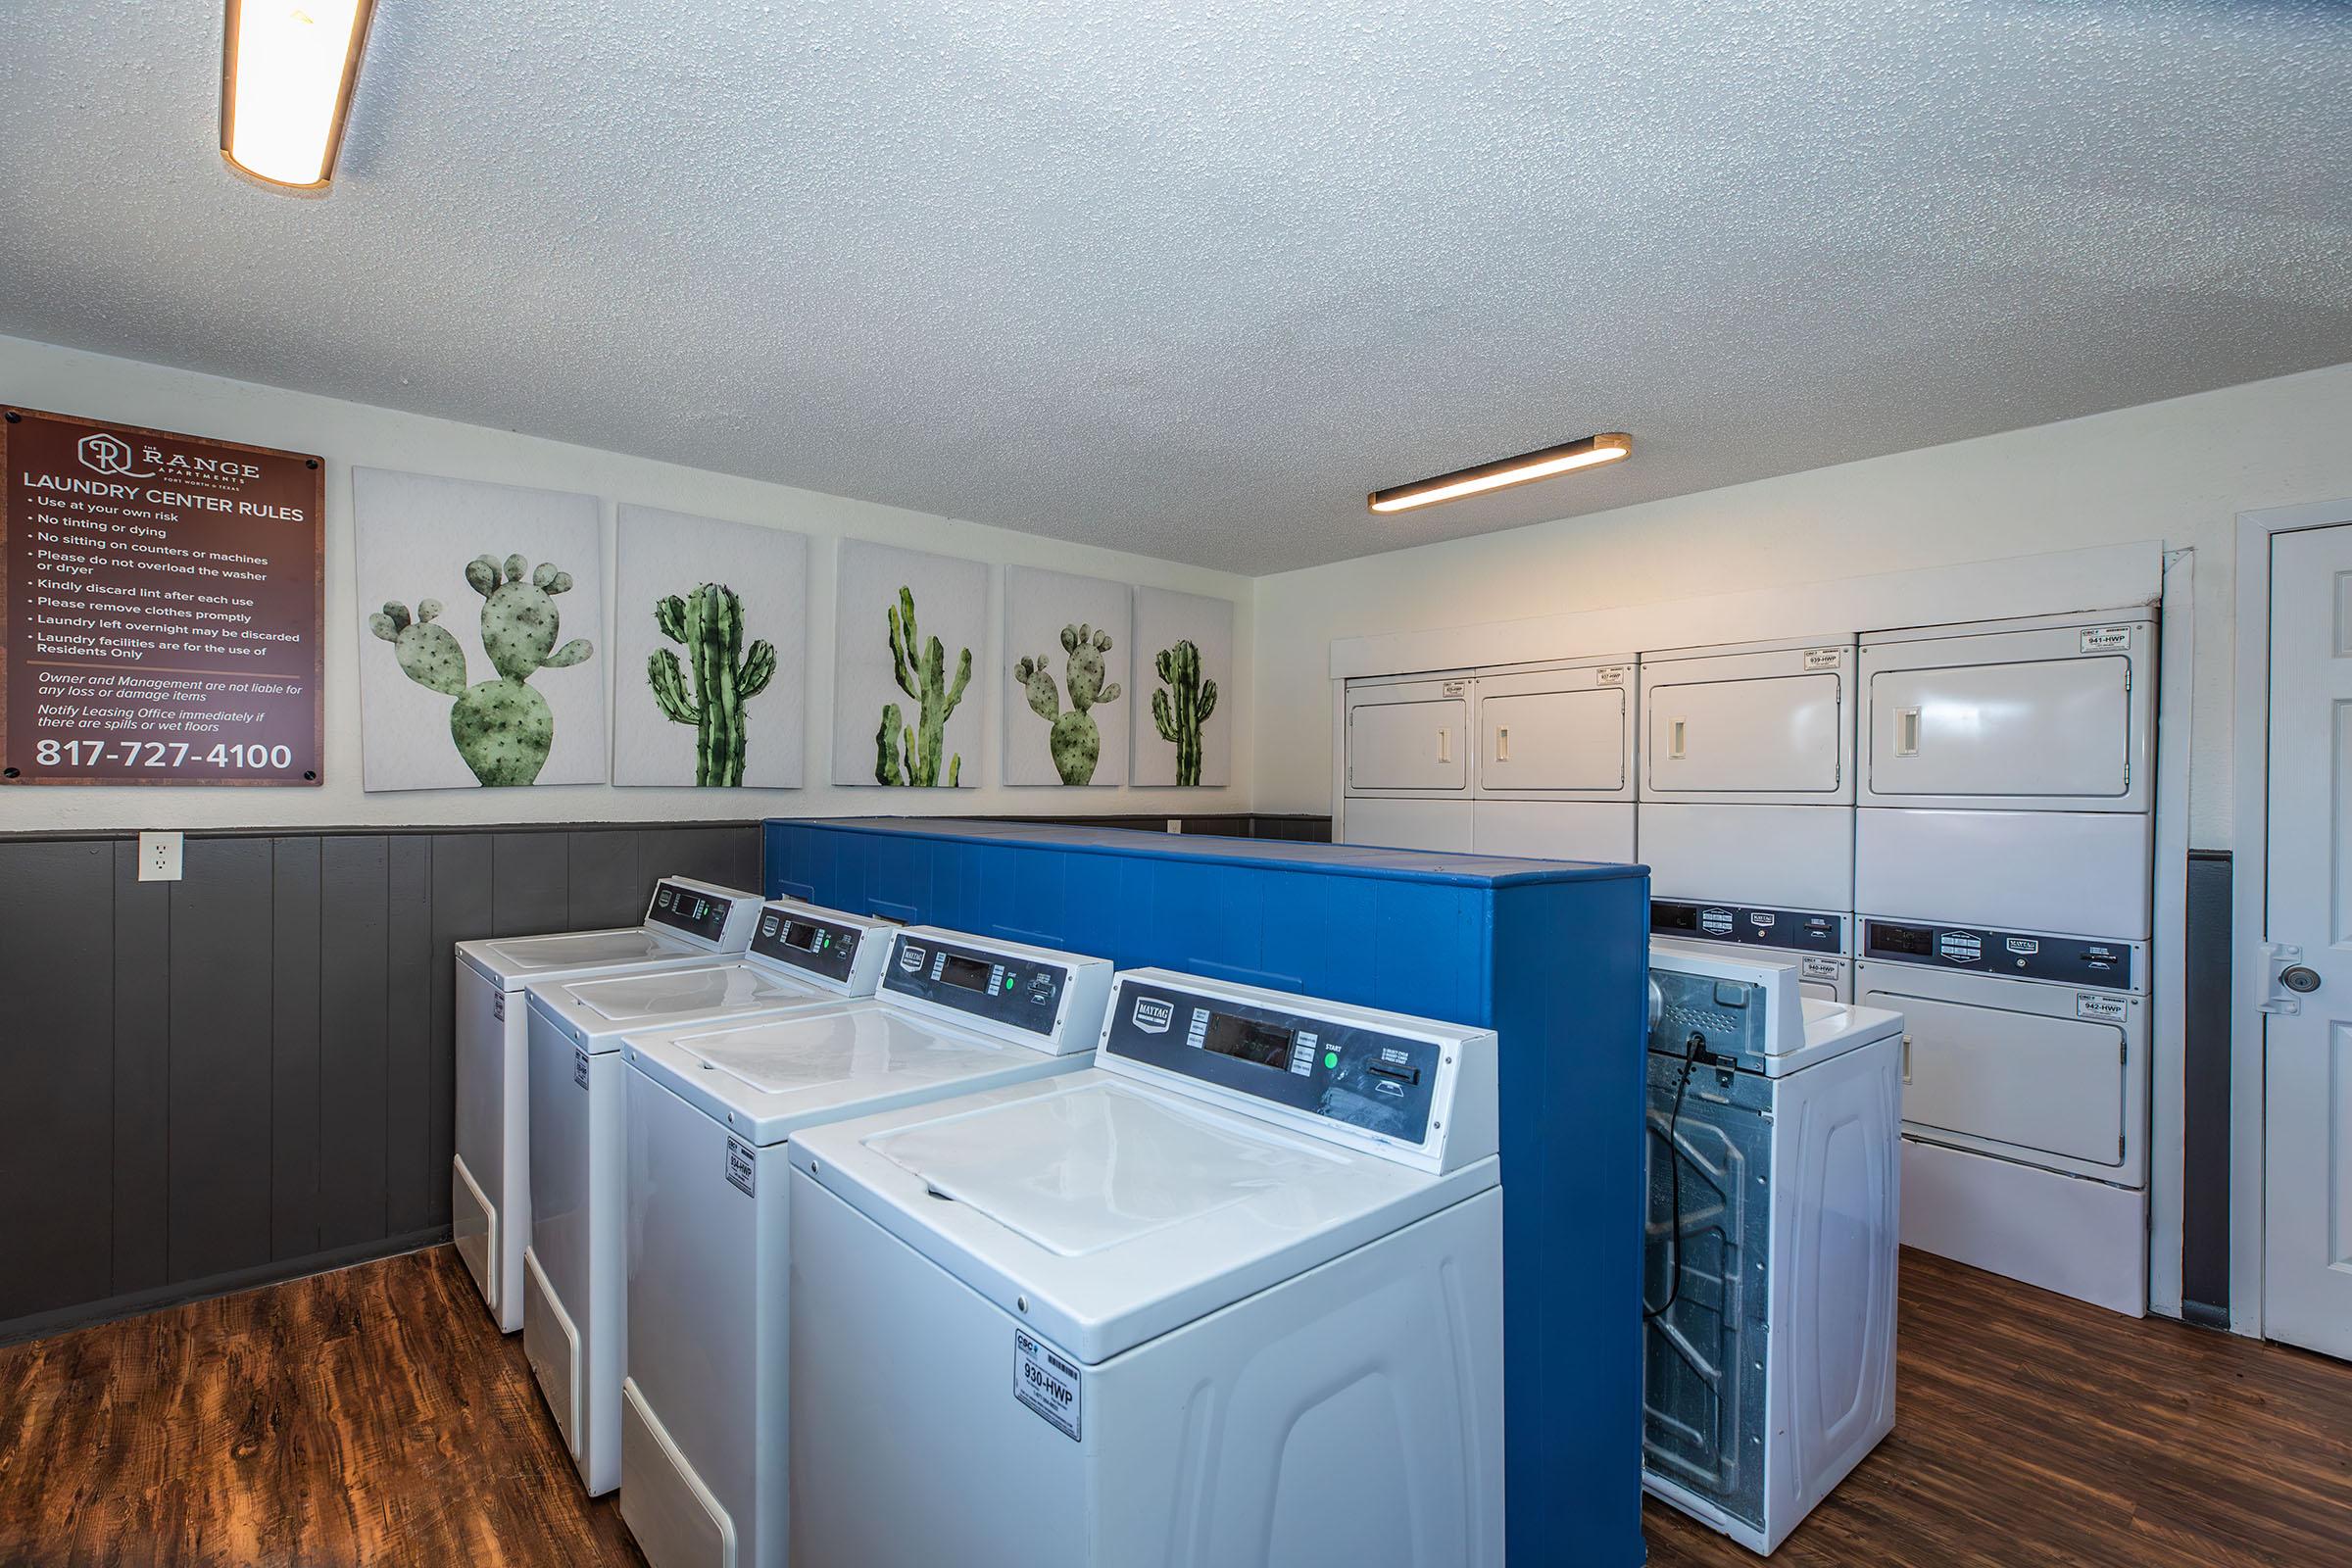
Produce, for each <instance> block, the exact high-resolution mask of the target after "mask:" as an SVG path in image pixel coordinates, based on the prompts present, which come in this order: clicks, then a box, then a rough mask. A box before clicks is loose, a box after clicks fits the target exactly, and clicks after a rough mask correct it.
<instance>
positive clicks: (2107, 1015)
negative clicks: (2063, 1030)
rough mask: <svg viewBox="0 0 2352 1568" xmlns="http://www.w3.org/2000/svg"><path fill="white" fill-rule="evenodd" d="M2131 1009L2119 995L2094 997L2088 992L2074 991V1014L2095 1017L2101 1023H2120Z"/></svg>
mask: <svg viewBox="0 0 2352 1568" xmlns="http://www.w3.org/2000/svg"><path fill="white" fill-rule="evenodd" d="M2075 1016H2076V1017H2078V1018H2096V1019H2098V1020H2099V1021H2100V1022H2101V1023H2122V1022H2123V1021H2124V1020H2125V1019H2126V1018H2128V1017H2130V1016H2131V1007H2130V1006H2129V1005H2126V1003H2125V1002H2124V999H2123V998H2121V997H2094V996H2092V995H2090V994H2089V993H2088V992H2084V991H2078V992H2076V993H2075Z"/></svg>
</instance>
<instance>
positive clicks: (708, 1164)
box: [620, 931, 1111, 1568]
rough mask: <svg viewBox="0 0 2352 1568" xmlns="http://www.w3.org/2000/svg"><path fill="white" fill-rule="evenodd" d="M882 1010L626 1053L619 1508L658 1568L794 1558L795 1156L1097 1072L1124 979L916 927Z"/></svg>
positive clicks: (701, 1031)
mask: <svg viewBox="0 0 2352 1568" xmlns="http://www.w3.org/2000/svg"><path fill="white" fill-rule="evenodd" d="M893 940H894V943H895V945H896V949H897V952H896V958H895V961H893V962H891V963H889V964H887V965H886V966H885V968H884V978H883V982H882V989H881V991H880V993H879V994H878V995H876V996H875V997H873V998H872V999H870V1000H866V1001H860V1002H849V1003H844V1004H842V1005H839V1006H835V1007H827V1008H823V1009H819V1010H817V1011H814V1012H796V1013H788V1014H785V1015H783V1016H771V1017H760V1018H757V1019H750V1020H729V1021H727V1022H724V1023H719V1024H695V1025H690V1026H688V1027H685V1028H681V1029H667V1030H661V1031H657V1032H654V1033H650V1034H636V1035H631V1036H629V1037H628V1039H627V1041H626V1042H625V1043H624V1044H623V1046H622V1048H621V1055H622V1058H623V1059H624V1060H625V1061H626V1062H627V1064H628V1067H629V1072H628V1074H627V1079H626V1084H627V1097H628V1107H627V1110H628V1147H629V1162H628V1238H629V1240H628V1249H627V1250H628V1289H627V1298H628V1354H627V1368H628V1370H627V1375H626V1376H625V1377H624V1378H623V1379H622V1381H621V1394H620V1512H621V1517H622V1518H623V1519H625V1520H627V1521H628V1525H629V1529H630V1531H631V1533H632V1534H634V1535H635V1536H636V1538H637V1545H638V1549H639V1550H640V1551H642V1552H644V1554H645V1557H646V1560H647V1561H648V1562H650V1563H652V1564H653V1568H777V1565H780V1564H782V1563H783V1562H784V1561H785V1560H786V1535H785V1531H786V1504H787V1498H788V1489H787V1485H786V1482H787V1470H786V1460H785V1450H786V1439H787V1425H786V1416H787V1406H786V1383H785V1358H786V1350H787V1345H788V1341H787V1339H786V1329H787V1326H788V1324H789V1322H790V1317H789V1307H788V1305H787V1302H788V1287H789V1278H788V1275H787V1272H786V1264H787V1259H788V1258H789V1256H790V1250H791V1243H792V1232H791V1225H790V1223H789V1221H790V1212H789V1211H790V1202H789V1200H790V1197H791V1190H790V1177H791V1172H790V1170H789V1168H788V1167H787V1165H786V1163H785V1150H786V1146H787V1144H788V1142H789V1141H790V1140H791V1139H793V1138H795V1137H798V1136H800V1135H801V1133H802V1132H803V1131H804V1130H805V1129H808V1128H809V1127H813V1126H815V1125H816V1124H817V1123H820V1122H826V1121H837V1120H841V1119H843V1118H845V1117H851V1116H858V1115H864V1114H868V1113H871V1112H874V1111H880V1110H885V1109H891V1108H895V1107H897V1106H900V1105H907V1104H913V1103H918V1102H922V1101H931V1100H940V1099H945V1098H947V1097H950V1096H954V1095H960V1094H967V1093H971V1092H974V1091H978V1090H984V1089H993V1088H998V1087H1000V1086H1003V1085H1006V1084H1015V1083H1023V1082H1026V1081H1028V1080H1030V1079H1033V1078H1041V1077H1045V1076H1047V1075H1049V1074H1053V1073H1060V1072H1070V1071H1074V1070H1076V1069H1078V1068H1081V1067H1084V1066H1085V1065H1086V1064H1087V1061H1088V1059H1089V1057H1090V1056H1091V1054H1092V1053H1093V1051H1094V1048H1095V1043H1096V1040H1097V1038H1098V1037H1099V1036H1100V1035H1101V1033H1102V1028H1103V1005H1104V1004H1105V1002H1106V1001H1107V1000H1108V997H1109V993H1110V970H1111V966H1110V964H1109V962H1108V961H1107V960H1105V959H1102V958H1088V957H1081V956H1077V955H1075V954H1048V953H1044V952H1041V951H1039V950H1037V949H1034V948H1026V947H1022V946H1019V945H1017V944H1010V943H1005V942H999V941H995V940H982V939H961V938H949V937H944V936H936V935H934V934H932V933H929V932H924V931H905V932H901V933H899V934H898V935H897V936H896V937H895V938H894V939H893Z"/></svg>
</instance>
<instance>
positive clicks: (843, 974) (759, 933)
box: [752, 904, 871, 985]
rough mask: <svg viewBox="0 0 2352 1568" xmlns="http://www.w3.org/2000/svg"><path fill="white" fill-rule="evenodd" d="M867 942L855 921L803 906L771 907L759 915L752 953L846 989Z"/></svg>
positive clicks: (861, 929) (865, 932)
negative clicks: (861, 950)
mask: <svg viewBox="0 0 2352 1568" xmlns="http://www.w3.org/2000/svg"><path fill="white" fill-rule="evenodd" d="M868 940H871V939H870V938H869V936H868V930H867V928H866V927H864V926H862V925H860V924H858V922H856V921H853V920H849V919H846V918H843V917H841V916H839V915H833V914H827V913H820V912H818V911H817V910H816V909H814V908H810V907H803V906H797V905H776V904H770V905H768V906H766V907H763V908H762V909H760V925H759V929H757V930H756V931H754V932H753V933H752V952H753V953H754V954H756V955H757V956H760V957H762V958H766V959H768V960H769V961H770V962H773V963H780V964H783V965H784V966H785V967H786V968H789V969H793V970H797V971H798V972H800V973H802V974H809V975H815V976H817V977H819V978H821V979H825V980H830V981H833V982H834V983H835V984H837V985H846V984H848V983H849V980H850V976H851V973H852V971H854V970H855V969H856V968H857V967H858V949H859V948H860V947H862V946H863V945H864V943H865V942H867V941H868Z"/></svg>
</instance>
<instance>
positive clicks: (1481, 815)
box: [1346, 657, 1635, 861]
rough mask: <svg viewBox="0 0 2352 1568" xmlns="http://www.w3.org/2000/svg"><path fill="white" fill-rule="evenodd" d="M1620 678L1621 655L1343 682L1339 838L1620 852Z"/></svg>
mask: <svg viewBox="0 0 2352 1568" xmlns="http://www.w3.org/2000/svg"><path fill="white" fill-rule="evenodd" d="M1634 685H1635V682H1634V662H1633V660H1632V659H1631V658H1630V657H1629V658H1616V659H1587V660H1575V661H1568V662H1558V663H1545V664H1534V665H1518V666H1513V667H1510V668H1498V669H1482V670H1474V671H1470V670H1466V671H1462V672H1459V673H1456V674H1452V675H1438V676H1422V677H1413V678H1409V679H1404V680H1376V681H1351V682H1349V683H1348V738H1347V748H1348V783H1347V828H1346V836H1347V841H1348V843H1350V844H1381V845H1388V846H1391V847H1394V848H1399V849H1419V850H1460V851H1468V852H1472V853H1475V854H1479V855H1524V856H1532V857H1536V858H1543V859H1555V860H1609V861H1627V860H1631V859H1632V858H1634V783H1635V781H1634Z"/></svg>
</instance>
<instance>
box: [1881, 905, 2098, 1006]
mask: <svg viewBox="0 0 2352 1568" xmlns="http://www.w3.org/2000/svg"><path fill="white" fill-rule="evenodd" d="M2134 946H2135V944H2133V943H2130V942H2107V941H2101V940H2098V939H2096V938H2091V937H2052V936H2038V935H2034V934H2032V933H2029V932H2024V931H1993V930H1987V929H1985V927H1982V926H1965V925H1925V924H1918V923H1914V922H1911V921H1905V920H1865V921H1863V922H1862V956H1864V957H1866V958H1884V959H1887V961H1889V962H1892V963H1924V964H1933V965H1935V966H1936V967H1938V968H1948V969H1974V970H1977V971H1979V972H1980V973H1983V974H1996V975H2007V976H2008V977H2010V978H2011V979H2014V980H2051V981H2056V982H2057V983H2059V984H2061V985H2070V986H2100V987H2104V988H2106V989H2108V990H2111V991H2129V990H2131V988H2132V979H2131V951H2132V949H2133V947H2134Z"/></svg>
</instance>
